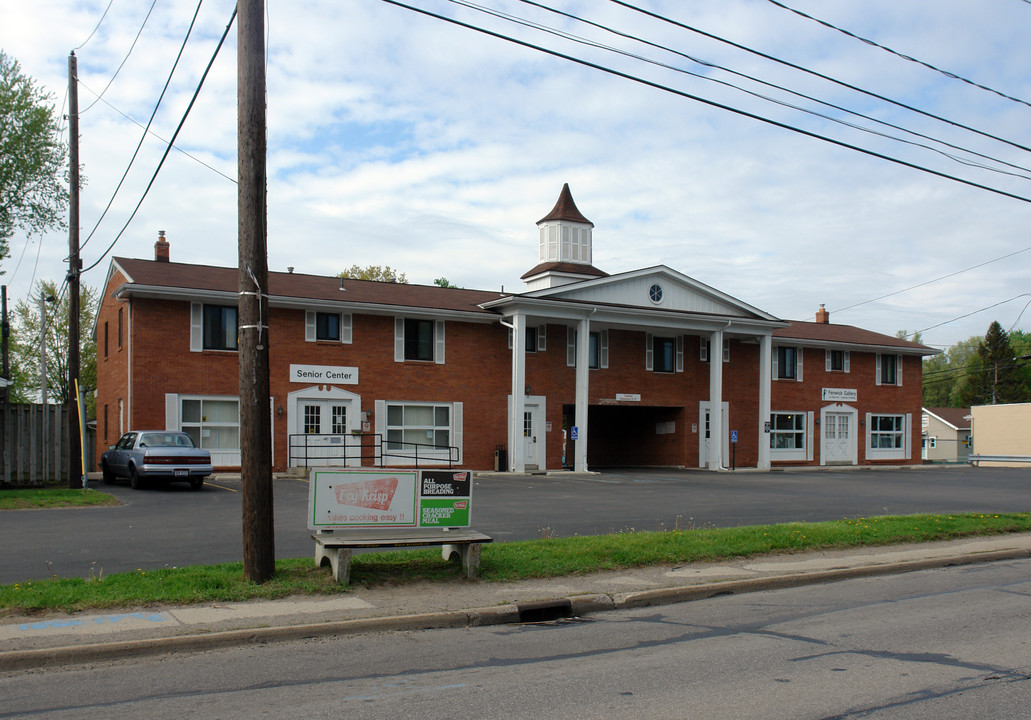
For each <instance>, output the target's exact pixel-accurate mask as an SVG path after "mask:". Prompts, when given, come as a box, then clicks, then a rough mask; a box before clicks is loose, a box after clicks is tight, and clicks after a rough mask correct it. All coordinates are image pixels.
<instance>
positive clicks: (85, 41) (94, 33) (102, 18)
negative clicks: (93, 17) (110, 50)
mask: <svg viewBox="0 0 1031 720" xmlns="http://www.w3.org/2000/svg"><path fill="white" fill-rule="evenodd" d="M114 1H115V0H108V3H107V7H106V8H104V14H103V15H101V16H100V19H99V20H97V24H96V27H94V28H93V32H91V33H90V34H89V37H88V38H86V39H85V40H83V41H82V45H79V47H77V48H75V50H81V49H82V48H84V47H85V46H86V43H88V42H89V41H90V40H92V39H93V36H94V35H96V34H97V30H99V29H100V24H101V23H103V22H104V18H106V17H107V11H108V10H110V9H111V5H112V4H113V3H114ZM75 50H73V51H72V52H75Z"/></svg>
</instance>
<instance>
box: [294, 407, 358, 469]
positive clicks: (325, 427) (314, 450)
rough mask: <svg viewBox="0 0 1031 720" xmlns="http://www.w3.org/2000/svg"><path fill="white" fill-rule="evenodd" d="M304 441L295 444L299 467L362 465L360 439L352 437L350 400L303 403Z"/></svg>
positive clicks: (300, 409) (302, 428)
mask: <svg viewBox="0 0 1031 720" xmlns="http://www.w3.org/2000/svg"><path fill="white" fill-rule="evenodd" d="M297 410H298V412H299V413H300V415H301V417H300V420H301V433H302V434H303V438H302V439H301V440H302V442H300V443H295V445H301V447H295V448H294V451H293V459H294V461H295V464H297V465H301V466H307V467H311V466H313V465H315V466H326V465H329V466H335V465H339V466H344V465H359V464H360V457H359V455H360V451H361V447H360V439H359V438H356V437H352V436H351V433H350V427H349V425H348V421H349V419H350V418H349V417H348V414H349V413H350V412H351V403H350V401H346V400H343V401H341V400H304V399H302V400H300V401H298V403H297Z"/></svg>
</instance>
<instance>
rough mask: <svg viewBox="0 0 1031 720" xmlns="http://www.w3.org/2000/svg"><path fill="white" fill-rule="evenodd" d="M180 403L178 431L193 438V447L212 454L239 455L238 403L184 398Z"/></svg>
mask: <svg viewBox="0 0 1031 720" xmlns="http://www.w3.org/2000/svg"><path fill="white" fill-rule="evenodd" d="M180 402H181V403H182V406H181V409H180V416H179V422H180V427H181V428H182V431H183V432H184V433H186V434H187V435H189V436H190V437H191V438H193V444H194V445H196V446H197V447H199V448H207V449H208V450H212V451H230V452H234V451H235V452H239V450H240V401H239V399H237V398H206V397H202V398H197V397H193V398H191V397H184V398H180ZM216 464H218V463H216Z"/></svg>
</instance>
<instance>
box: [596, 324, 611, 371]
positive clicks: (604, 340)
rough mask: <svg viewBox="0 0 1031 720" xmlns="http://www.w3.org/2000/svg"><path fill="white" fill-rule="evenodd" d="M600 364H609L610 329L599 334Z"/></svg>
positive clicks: (606, 365)
mask: <svg viewBox="0 0 1031 720" xmlns="http://www.w3.org/2000/svg"><path fill="white" fill-rule="evenodd" d="M598 365H599V367H603V368H607V367H608V366H609V331H608V330H602V331H601V333H599V335H598Z"/></svg>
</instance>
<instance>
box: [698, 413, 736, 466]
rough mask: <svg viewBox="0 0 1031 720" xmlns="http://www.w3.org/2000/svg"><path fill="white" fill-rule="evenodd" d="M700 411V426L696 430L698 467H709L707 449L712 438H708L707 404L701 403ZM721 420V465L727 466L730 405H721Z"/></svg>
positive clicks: (708, 418)
mask: <svg viewBox="0 0 1031 720" xmlns="http://www.w3.org/2000/svg"><path fill="white" fill-rule="evenodd" d="M700 405H701V409H700V411H699V416H698V422H699V424H700V425H701V427H699V429H698V467H708V466H709V449H710V446H711V442H712V438H711V437H710V434H711V433H710V416H709V403H708V402H703V403H701V404H700ZM721 410H722V413H721V415H722V418H723V423H722V424H723V443H722V448H721V450H722V456H723V465H725V466H729V463H730V423H729V422H727V416H728V415H729V414H730V403H723V405H722V407H721Z"/></svg>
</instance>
